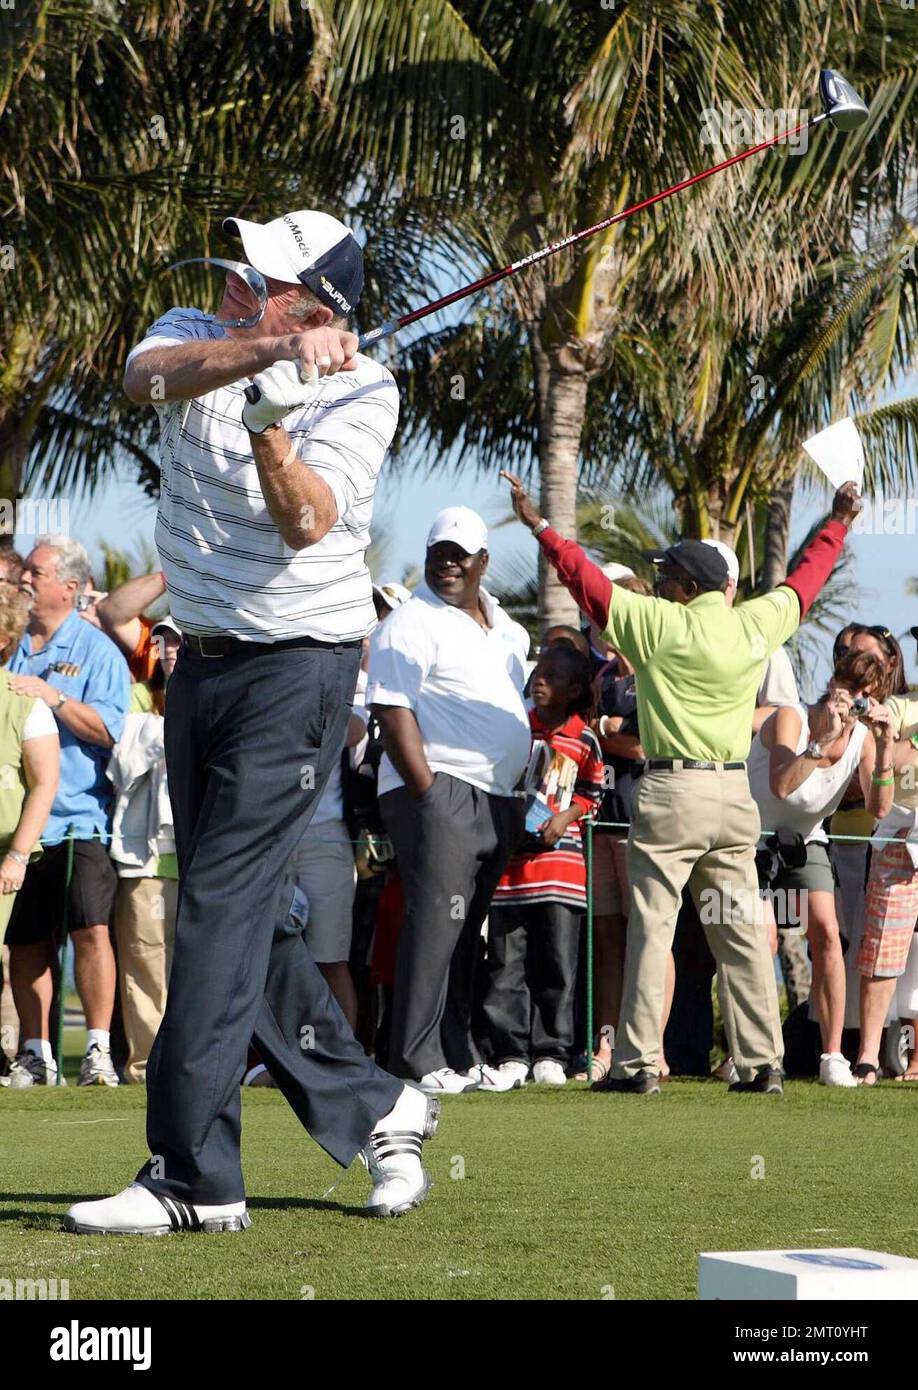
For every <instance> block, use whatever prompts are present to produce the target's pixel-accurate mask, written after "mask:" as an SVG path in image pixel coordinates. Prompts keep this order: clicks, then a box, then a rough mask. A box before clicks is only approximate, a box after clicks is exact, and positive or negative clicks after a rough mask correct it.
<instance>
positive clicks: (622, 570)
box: [602, 560, 634, 584]
mask: <svg viewBox="0 0 918 1390" xmlns="http://www.w3.org/2000/svg"><path fill="white" fill-rule="evenodd" d="M602 572H603V574H604V575H605V576H606V578H607V579H611V580H612V583H613V584H614V583H615V581H616V579H633V578H634V570H633V569H629V568H628V566H627V565H617V564H616V563H615V561H614V560H610V562H609V564H608V565H603V567H602Z"/></svg>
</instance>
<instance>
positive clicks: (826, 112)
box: [245, 68, 870, 402]
mask: <svg viewBox="0 0 918 1390" xmlns="http://www.w3.org/2000/svg"><path fill="white" fill-rule="evenodd" d="M819 93H820V96H821V98H822V103H823V108H824V109H823V110H822V111H820V112H819V114H818V115H816V116H812V117H811V118H810V119H809V120H808V121H801V122H800V124H799V125H797V126H795V127H794V128H793V129H792V130H785V131H782V132H781V133H780V134H778V135H775V136H772V137H771V138H770V139H768V140H763V141H762V142H761V143H760V144H758V145H752V146H751V147H750V148H749V149H748V150H743V151H742V152H741V153H740V154H735V155H732V156H731V157H730V158H729V159H724V160H722V161H721V163H720V164H714V165H712V166H711V168H710V169H703V170H702V171H701V173H699V174H692V175H691V176H690V177H689V178H686V179H682V180H681V182H679V183H674V184H673V185H672V187H671V188H665V189H663V191H662V192H661V193H654V194H653V196H652V197H650V198H645V199H643V201H642V202H640V203H633V204H632V205H631V207H628V208H625V209H624V210H623V211H622V212H616V213H614V214H613V215H612V216H611V217H604V218H603V219H602V221H601V222H596V223H595V224H594V225H593V226H592V227H586V228H584V230H583V231H580V232H574V233H572V235H571V236H566V237H562V239H561V240H560V241H555V242H552V243H551V245H550V246H543V247H542V248H541V250H539V251H533V252H532V253H531V254H530V255H528V256H523V257H521V259H520V260H518V261H513V263H512V264H511V265H507V266H504V267H503V269H501V270H493V271H491V273H490V274H489V275H483V276H482V277H481V279H480V280H473V281H472V283H471V284H469V285H464V286H463V287H462V289H458V290H453V291H452V293H451V294H445V295H443V296H442V298H440V299H435V300H434V301H433V302H432V303H430V304H425V305H424V306H423V307H422V308H420V309H414V310H412V312H411V313H410V314H403V315H402V316H401V318H397V319H390V320H389V321H388V322H387V323H383V324H380V326H379V327H378V328H373V329H371V330H370V332H369V333H363V334H361V337H360V340H359V342H358V349H359V350H362V349H363V348H365V347H367V346H369V344H370V343H376V342H378V341H379V340H380V339H381V338H389V337H391V336H392V334H393V333H398V332H399V330H400V329H402V328H406V327H407V326H408V325H409V324H411V323H417V321H418V320H419V319H424V318H427V317H428V315H429V314H435V313H437V311H438V310H440V309H445V308H446V307H447V305H449V304H456V303H458V301H459V300H461V299H466V298H467V297H468V296H469V295H472V294H477V292H478V291H479V290H483V289H486V288H487V286H488V285H495V284H497V282H498V281H499V280H505V279H506V278H507V277H508V276H510V275H516V274H517V272H518V271H520V270H523V269H525V267H526V266H529V265H534V264H535V263H536V262H537V261H543V260H545V258H546V257H547V256H553V255H555V253H556V252H558V251H563V250H564V248H565V247H566V246H576V245H577V243H578V242H581V241H586V240H587V239H588V238H589V237H592V236H596V234H597V232H602V231H605V229H606V228H607V227H614V226H615V225H616V224H617V223H618V222H624V221H625V220H626V219H627V218H629V217H632V216H633V215H634V214H635V213H636V212H642V211H643V210H644V209H645V208H649V207H652V206H653V205H654V203H661V202H663V200H664V199H665V198H672V197H673V196H674V195H675V194H676V193H681V192H682V191H683V189H686V188H691V187H692V185H693V184H696V183H701V182H702V181H703V180H704V179H709V178H711V176H712V175H713V174H719V173H720V172H721V170H723V169H729V168H731V166H732V165H734V164H740V163H742V161H743V160H744V159H751V158H752V156H753V155H754V154H760V153H761V151H762V150H767V149H768V148H769V147H770V146H772V145H777V144H779V143H780V142H781V141H782V140H789V139H790V138H791V137H792V136H794V135H797V134H799V132H800V131H801V130H810V129H812V128H813V127H814V126H817V125H820V124H821V123H822V122H823V121H826V120H829V121H831V122H832V124H833V125H834V126H835V128H836V129H837V130H840V131H844V132H847V131H850V130H855V129H857V127H858V126H860V125H863V124H864V122H865V121H866V120H867V118H868V116H869V115H870V112H869V110H868V108H867V106H866V105H865V104H864V102H863V101H862V100H861V98H860V97H859V96H858V94H857V92H856V91H855V90H854V88H853V87H852V86H851V84H850V83H849V82H848V81H846V79H845V78H844V77H842V75H841V73H838V72H835V71H834V70H833V69H832V68H826V69H825V70H824V71H823V72H822V73H821V74H820V78H819ZM245 394H246V397H247V398H248V400H250V401H253V402H254V401H257V400H258V397H259V394H260V393H259V390H258V387H257V386H249V387H247V388H246V393H245Z"/></svg>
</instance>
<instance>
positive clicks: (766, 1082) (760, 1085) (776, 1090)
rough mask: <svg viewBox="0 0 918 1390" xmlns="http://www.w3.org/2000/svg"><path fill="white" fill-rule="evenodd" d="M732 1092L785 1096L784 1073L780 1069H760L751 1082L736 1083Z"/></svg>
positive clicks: (732, 1087) (731, 1088)
mask: <svg viewBox="0 0 918 1390" xmlns="http://www.w3.org/2000/svg"><path fill="white" fill-rule="evenodd" d="M730 1090H731V1091H761V1092H762V1093H764V1094H765V1095H769V1096H783V1095H784V1073H783V1071H782V1070H781V1068H780V1067H760V1068H759V1070H758V1071H757V1072H756V1074H755V1076H754V1077H753V1079H752V1080H751V1081H734V1083H733V1085H732V1086H731V1087H730Z"/></svg>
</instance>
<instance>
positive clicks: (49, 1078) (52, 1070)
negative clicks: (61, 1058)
mask: <svg viewBox="0 0 918 1390" xmlns="http://www.w3.org/2000/svg"><path fill="white" fill-rule="evenodd" d="M57 1081H58V1077H57V1063H56V1062H46V1061H44V1060H43V1059H42V1058H41V1057H36V1055H35V1053H34V1052H20V1053H19V1056H18V1057H17V1058H16V1060H15V1062H12V1063H11V1064H10V1076H9V1082H8V1083H7V1084H8V1085H9V1088H10V1090H11V1091H25V1090H28V1088H29V1087H30V1086H56V1085H57Z"/></svg>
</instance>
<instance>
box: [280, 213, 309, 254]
mask: <svg viewBox="0 0 918 1390" xmlns="http://www.w3.org/2000/svg"><path fill="white" fill-rule="evenodd" d="M282 220H283V221H284V222H286V224H287V226H288V227H289V228H290V230H291V232H292V233H293V240H294V241H295V242H296V244H297V247H298V248H299V252H300V255H301V256H302V257H303V260H304V261H305V262H306V264H307V265H308V264H309V259H310V257H309V247H308V246H307V245H306V238H305V237H304V236H303V233H302V232H301V231H300V229H299V227H298V226H297V224H296V223H295V222H294V220H293V218H292V217H291V216H290V214H289V213H287V214H285V216H284V217H283V219H282Z"/></svg>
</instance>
